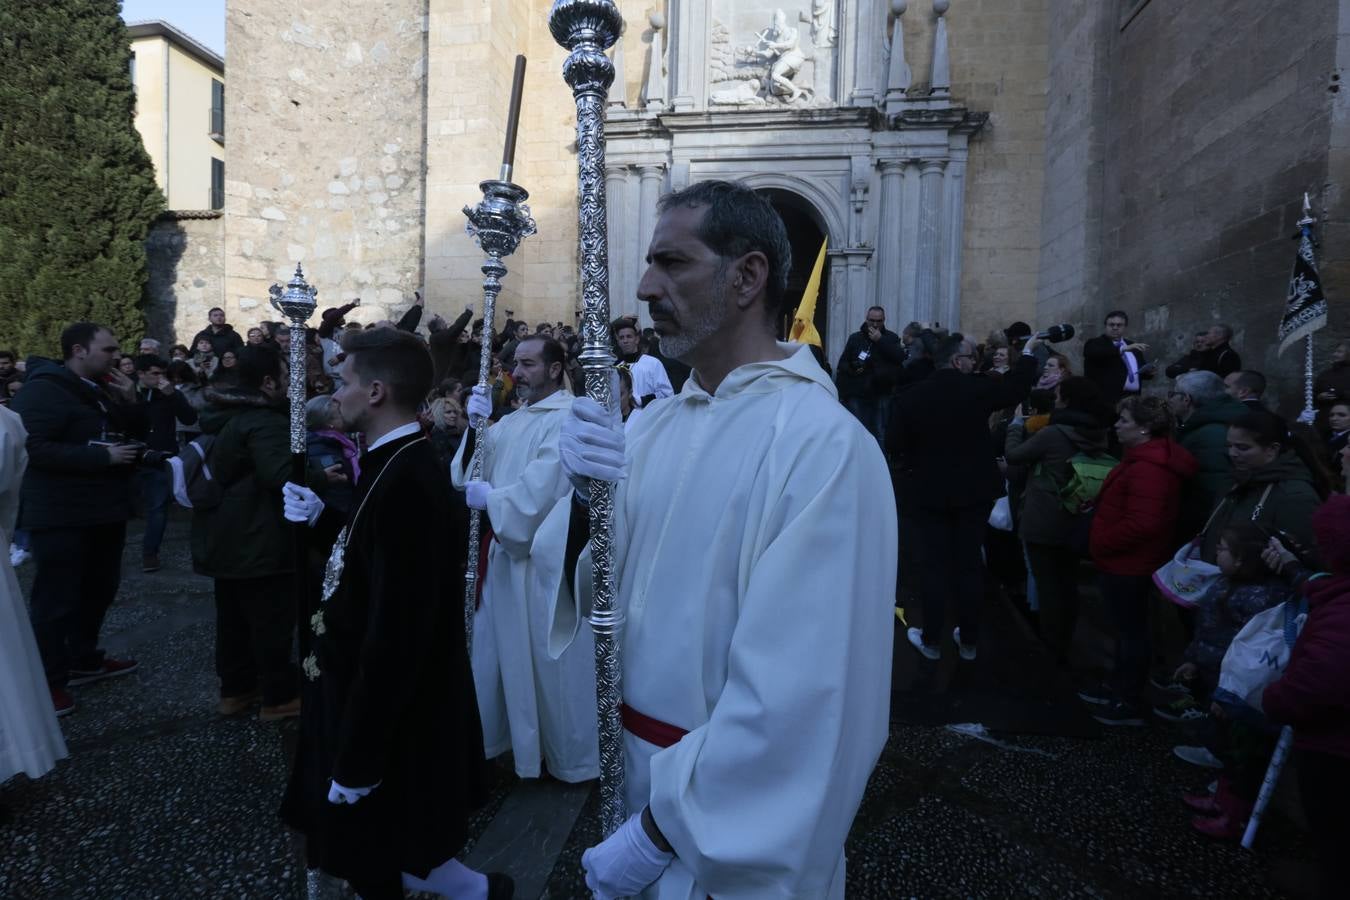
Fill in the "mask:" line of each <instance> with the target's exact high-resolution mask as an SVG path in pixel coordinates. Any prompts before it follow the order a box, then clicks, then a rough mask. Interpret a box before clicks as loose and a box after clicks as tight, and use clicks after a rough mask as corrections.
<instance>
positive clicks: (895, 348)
mask: <svg viewBox="0 0 1350 900" xmlns="http://www.w3.org/2000/svg"><path fill="white" fill-rule="evenodd" d="M973 352H974V351H973V350H972V353H973ZM903 361H904V347H903V345H902V344H901V343H900V337H899V335H897V334H896V333H895V332H894V331H888V330H887V329H886V310H884V309H882V308H881V307H880V306H873V307H872V308H871V309H869V310H868V311H867V318H866V320H864V321H863V324H862V327H861V328H859V329H858V330H857V331H856V332H855V333H853V334H851V335H849V338H848V340H847V341H846V342H845V343H844V352H843V353H842V354H841V355H840V356H839V365H838V367H837V369H836V372H837V375H836V384H837V386H838V389H839V399H840V400H841V401H843V403H844V405H845V406H846V407H848V411H849V412H851V413H853V415H854V416H856V417H857V418H858V421H859V422H862V423H863V426H864V427H866V428H867V430H868V431H869V432H870V433H871V435H872V437H874V438H876V439H877V441H878V442H880V443H881V444H882V445H883V446H885V441H886V421H887V418H888V417H889V415H890V396H891V394H892V393H894V391H895V384H896V374H897V372H898V369H899V367H900V365H901V363H902V362H903Z"/></svg>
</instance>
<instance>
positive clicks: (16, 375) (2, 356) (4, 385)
mask: <svg viewBox="0 0 1350 900" xmlns="http://www.w3.org/2000/svg"><path fill="white" fill-rule="evenodd" d="M14 363H15V359H14V351H12V350H0V389H2V390H3V392H4V394H5V396H6V397H8V396H9V385H10V382H12V381H22V380H23V373H22V372H20V371H19V369H18V367H17V366H16V365H15V364H14Z"/></svg>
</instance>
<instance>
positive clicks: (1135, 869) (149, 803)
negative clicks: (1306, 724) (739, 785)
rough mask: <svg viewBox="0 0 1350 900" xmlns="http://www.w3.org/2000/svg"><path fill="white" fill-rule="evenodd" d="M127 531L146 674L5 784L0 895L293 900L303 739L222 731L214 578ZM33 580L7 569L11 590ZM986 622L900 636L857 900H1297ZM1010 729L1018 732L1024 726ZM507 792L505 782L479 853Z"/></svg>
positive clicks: (1261, 861)
mask: <svg viewBox="0 0 1350 900" xmlns="http://www.w3.org/2000/svg"><path fill="white" fill-rule="evenodd" d="M132 532H133V534H132V537H131V538H130V539H129V540H128V553H127V556H126V560H127V565H126V570H125V571H126V575H125V577H124V581H123V588H122V592H121V594H120V595H119V598H118V601H117V604H116V605H115V606H114V607H113V609H112V611H111V613H110V614H109V617H108V624H107V628H106V630H105V633H106V642H105V643H106V645H107V646H108V647H109V648H110V649H111V650H113V651H114V652H117V653H122V652H125V653H129V654H131V655H133V656H135V657H136V658H137V659H138V660H139V661H140V663H141V669H140V671H139V672H138V673H137V674H134V675H131V676H128V677H125V678H120V679H116V680H114V681H111V682H104V683H101V684H97V685H91V686H88V687H85V688H80V689H76V700H77V703H78V707H77V710H76V712H75V713H74V714H73V715H71V716H69V717H67V718H66V719H64V720H62V726H63V728H64V729H65V733H66V737H67V741H68V743H69V746H70V753H71V756H70V759H69V760H67V761H65V762H63V763H61V764H60V765H59V766H58V768H57V769H56V771H54V772H52V773H50V774H49V775H48V776H46V777H44V778H42V779H39V780H37V781H35V782H32V781H28V780H27V779H25V778H23V777H22V776H20V777H18V778H16V779H14V780H13V781H11V782H9V783H7V784H5V785H3V786H0V807H3V809H4V816H5V821H3V822H2V823H0V898H16V900H19V898H22V900H45V898H53V900H77V898H100V900H106V898H116V900H121V898H138V900H139V898H183V897H207V898H293V897H299V896H301V895H302V893H303V885H304V872H303V868H302V866H301V865H300V864H299V862H298V860H299V856H298V848H297V846H296V844H295V842H294V841H293V839H292V838H291V837H290V836H289V835H288V834H287V832H286V831H285V829H284V828H283V827H282V826H281V824H280V823H279V821H278V820H277V818H276V814H275V808H276V804H277V800H278V797H279V794H280V791H281V788H282V786H283V784H284V781H285V777H286V771H287V753H288V751H289V749H290V747H291V745H292V744H293V741H294V733H295V726H294V724H293V723H292V724H282V725H276V724H262V723H259V722H257V721H256V719H253V718H249V717H241V718H233V719H222V718H220V717H218V716H216V715H215V713H214V709H213V707H214V701H215V696H216V682H215V676H214V673H213V663H212V642H213V631H214V613H213V608H212V600H211V590H210V582H209V581H208V580H206V579H202V578H197V577H195V576H193V575H192V574H191V573H190V564H189V561H188V547H187V528H186V520H185V519H184V518H183V517H181V516H177V517H175V519H174V521H173V523H172V524H171V527H170V533H169V536H168V538H167V540H166V542H165V546H164V549H163V551H162V553H161V556H162V558H163V561H164V564H165V566H164V569H163V570H162V571H161V572H158V573H155V574H151V575H143V574H142V573H141V572H140V570H139V565H138V563H139V556H140V554H139V550H140V548H139V539H138V537H137V536H136V534H137V532H138V529H137V527H136V523H133V528H132ZM31 567H32V564H31V563H29V564H27V565H26V566H24V567H23V568H22V569H21V570H20V576H21V579H22V580H23V582H24V584H25V588H26V586H27V584H28V582H29V581H30V580H31V577H32V572H31ZM1009 618H1011V616H1009ZM998 624H999V625H1000V629H999V631H997V632H994V633H995V634H997V639H998V642H999V644H998V646H999V647H1004V648H1013V649H1008V650H1005V651H1003V652H997V651H996V652H991V653H986V652H985V649H984V648H983V647H982V650H981V654H982V655H981V658H980V660H978V661H976V662H975V663H974V664H963V665H965V666H966V667H967V668H965V669H962V668H959V667H958V666H957V665H956V664H955V663H954V662H951V661H947V660H944V662H943V663H942V664H941V665H940V666H939V667H937V668H936V669H935V670H933V671H925V670H921V669H916V664H915V661H914V659H913V654H912V652H911V651H909V649H908V647H907V646H906V645H905V644H904V641H903V637H902V638H901V640H900V646H898V647H897V650H896V654H897V657H896V660H897V664H896V673H895V683H896V703H895V719H894V722H893V725H892V731H891V739H890V741H889V743H888V744H887V746H886V749H885V752H884V753H883V756H882V759H881V763H880V765H879V766H878V768H877V771H876V773H875V774H874V775H873V777H872V782H871V785H870V788H869V790H868V794H867V797H866V799H865V801H864V803H863V806H862V808H861V810H860V811H859V814H858V818H857V821H856V822H855V825H854V828H853V832H852V834H851V836H850V838H849V842H848V848H847V852H848V860H849V862H848V865H849V869H848V872H849V880H848V896H849V897H850V898H877V900H882V898H895V897H911V896H912V897H1024V896H1055V897H1183V896H1193V897H1207V898H1214V897H1277V896H1297V895H1299V894H1300V893H1302V891H1301V890H1300V885H1301V884H1304V883H1306V876H1307V872H1306V868H1307V866H1306V863H1307V860H1306V851H1305V850H1304V849H1303V847H1302V840H1301V833H1300V831H1299V830H1298V828H1297V827H1296V826H1295V825H1294V824H1292V823H1291V822H1290V821H1289V820H1288V819H1286V818H1285V817H1284V816H1283V815H1281V814H1280V813H1279V812H1278V811H1277V812H1275V813H1273V814H1272V816H1271V818H1270V820H1269V823H1268V824H1267V825H1266V826H1265V827H1264V829H1263V833H1262V837H1261V839H1260V841H1259V842H1258V846H1257V850H1256V852H1254V853H1249V852H1246V851H1243V850H1241V849H1238V848H1236V847H1229V846H1225V845H1216V844H1214V843H1212V842H1209V841H1207V840H1205V839H1204V838H1201V837H1199V836H1197V835H1194V834H1193V833H1192V832H1191V831H1190V829H1189V828H1188V827H1187V824H1186V816H1185V815H1184V814H1183V808H1182V806H1181V804H1180V802H1179V801H1178V796H1179V794H1180V793H1181V791H1182V790H1184V789H1195V788H1197V787H1199V786H1200V785H1202V784H1203V783H1204V782H1205V781H1206V778H1207V774H1208V773H1206V772H1204V771H1202V770H1199V769H1194V768H1191V767H1189V766H1187V765H1186V764H1184V763H1182V762H1180V761H1179V760H1177V759H1176V758H1174V757H1173V756H1172V755H1171V754H1170V752H1169V751H1170V747H1171V746H1172V744H1174V743H1177V741H1178V738H1179V734H1178V733H1177V732H1176V731H1174V730H1172V729H1170V728H1165V727H1163V726H1161V725H1158V726H1153V727H1150V728H1147V729H1130V730H1127V731H1125V732H1123V733H1108V734H1100V733H1099V729H1095V728H1092V729H1084V728H1083V727H1082V716H1081V713H1080V712H1078V711H1076V710H1075V709H1073V708H1072V707H1071V704H1072V701H1071V700H1069V699H1065V698H1064V697H1063V696H1057V697H1055V698H1054V700H1055V703H1052V704H1050V705H1049V707H1047V705H1046V704H1045V703H1044V702H1042V701H1041V700H1040V699H1038V698H1039V697H1040V696H1041V694H1042V693H1043V690H1042V686H1040V685H1037V684H1036V683H1035V677H1033V676H1028V675H1026V674H1025V673H1027V672H1032V671H1033V670H1036V666H1035V665H1033V664H1029V663H1028V662H1027V658H1026V656H1025V654H1024V653H1022V651H1017V652H1014V650H1015V649H1016V648H1018V647H1022V648H1024V649H1025V645H1026V638H1025V636H1024V635H1019V634H1018V633H1017V629H1016V627H1015V624H1013V623H1009V622H1000V623H998ZM953 655H954V654H953ZM883 677H884V676H883ZM1028 679H1029V680H1028ZM1019 681H1020V682H1021V683H1023V684H1025V685H1027V686H1028V687H1027V689H1026V690H1027V691H1033V690H1034V691H1035V692H1036V697H1035V698H1033V697H1032V696H1031V694H1029V693H1026V692H1024V693H1023V694H1019V693H1018V690H1017V689H1016V683H1018V682H1019ZM1010 684H1011V686H1010ZM1061 693H1063V692H1061ZM944 694H945V695H947V696H946V699H945V700H944V699H943V697H942V695H944ZM1019 703H1025V704H1027V712H1026V713H1025V715H1022V714H1020V713H1017V710H1018V709H1020V707H1019V706H1018V704H1019ZM1056 704H1059V706H1056ZM939 707H940V708H942V709H946V710H957V711H959V713H960V714H961V715H960V716H958V717H957V720H958V721H985V722H986V723H987V724H990V725H991V727H993V726H994V725H997V726H998V727H999V728H1000V730H999V731H996V732H994V733H993V734H992V737H993V738H994V740H996V741H997V743H991V742H989V741H986V740H981V739H978V738H974V737H970V736H967V735H965V734H962V733H958V732H955V731H952V730H950V729H948V728H947V727H944V724H943V723H942V721H940V719H938V718H934V715H933V710H934V709H937V708H939ZM1033 707H1035V708H1034V709H1033ZM1055 709H1060V712H1055V711H1054V710H1055ZM1010 710H1011V711H1013V713H1012V714H1011V716H1012V717H1011V719H1009V715H1010V713H1009V711H1010ZM967 715H969V718H967V717H966V716H967ZM1000 716H1002V717H1003V719H1005V720H1007V721H1002V720H1000ZM1019 716H1021V720H1023V721H1027V722H1031V723H1032V727H1029V728H1027V729H1025V730H1019V729H1018V728H1016V725H1017V721H1015V720H1018V718H1019ZM1089 721H1090V720H1089ZM1089 735H1090V736H1089ZM514 787H515V783H514V780H513V778H512V777H511V776H509V775H505V774H503V775H502V776H501V784H500V785H499V787H498V790H497V791H496V792H495V794H494V799H493V801H492V803H490V804H489V805H488V807H486V808H485V809H484V810H483V811H481V812H480V813H479V815H478V816H477V817H476V819H475V822H474V826H473V830H472V833H473V835H474V838H475V840H476V839H477V837H478V836H479V835H480V834H482V833H483V832H484V829H485V828H486V827H487V825H488V823H489V822H490V821H491V819H492V817H493V816H494V814H496V813H497V811H498V809H499V808H500V807H501V805H502V803H503V801H504V799H506V798H507V797H508V796H509V795H510V794H511V792H512V790H513V789H514ZM503 815H505V813H503ZM500 830H501V829H498V831H499V832H500ZM597 831H598V826H597V824H596V795H595V792H592V795H591V797H590V798H589V799H588V800H587V801H586V803H585V805H584V806H583V808H582V811H581V814H580V816H579V817H577V819H576V821H575V823H574V825H573V826H572V827H571V829H570V833H569V834H568V835H567V837H566V839H565V840H562V838H561V834H559V835H558V838H559V840H558V841H557V842H555V844H554V847H555V849H556V845H557V844H561V845H562V851H561V853H559V854H557V856H556V858H554V857H553V856H552V854H550V856H549V858H548V859H547V860H544V861H543V862H544V865H543V869H542V872H547V873H548V874H547V876H544V875H543V874H541V875H540V879H539V881H540V883H542V884H544V887H543V889H542V893H541V894H539V896H542V897H548V898H575V897H584V896H585V891H584V885H583V882H582V881H581V878H580V874H579V860H580V855H581V851H582V850H583V849H584V848H585V847H586V846H588V845H589V844H591V843H593V842H594V841H595V839H596V836H597ZM473 849H474V848H473V847H470V848H468V851H467V852H471V851H472V850H473ZM484 849H486V848H481V847H480V848H478V850H479V851H480V852H481V851H483V850H484ZM520 864H521V866H522V867H525V866H538V865H540V860H538V859H535V860H521V863H520ZM530 900H533V898H530Z"/></svg>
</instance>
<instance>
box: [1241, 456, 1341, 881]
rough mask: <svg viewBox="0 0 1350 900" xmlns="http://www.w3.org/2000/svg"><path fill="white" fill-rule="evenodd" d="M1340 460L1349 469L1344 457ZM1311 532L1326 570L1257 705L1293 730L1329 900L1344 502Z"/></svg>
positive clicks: (1334, 876) (1335, 501)
mask: <svg viewBox="0 0 1350 900" xmlns="http://www.w3.org/2000/svg"><path fill="white" fill-rule="evenodd" d="M1343 459H1344V460H1345V461H1346V462H1345V465H1346V468H1347V469H1350V451H1343ZM1347 474H1350V472H1347ZM1312 527H1313V532H1314V534H1315V535H1316V539H1317V548H1318V550H1319V551H1320V553H1321V556H1322V559H1323V560H1324V561H1325V563H1326V566H1327V568H1328V570H1329V572H1328V574H1327V575H1326V576H1325V577H1321V578H1316V579H1312V580H1310V581H1308V582H1306V583H1305V585H1304V588H1303V590H1304V593H1306V594H1307V596H1308V620H1307V622H1306V623H1305V624H1304V626H1303V632H1302V633H1301V634H1300V635H1299V637H1298V640H1297V642H1295V644H1294V649H1293V651H1292V652H1291V653H1290V656H1289V665H1288V666H1287V667H1286V668H1285V670H1284V674H1283V675H1282V676H1281V677H1280V679H1279V680H1278V681H1276V682H1275V683H1274V684H1272V685H1270V686H1269V687H1267V688H1266V690H1265V692H1264V694H1263V695H1262V698H1261V699H1262V703H1261V705H1262V708H1263V709H1264V710H1265V712H1266V715H1267V716H1269V717H1270V719H1271V721H1272V722H1276V723H1278V724H1282V725H1291V726H1293V729H1294V752H1295V754H1296V756H1297V762H1298V767H1297V768H1298V785H1299V794H1300V795H1301V797H1302V800H1303V812H1304V814H1305V815H1306V817H1307V819H1308V826H1309V835H1310V837H1311V838H1312V841H1313V844H1314V846H1315V847H1316V848H1317V853H1318V863H1319V870H1320V873H1319V874H1320V882H1321V884H1320V885H1319V892H1318V894H1317V896H1319V897H1323V898H1331V897H1339V896H1341V895H1342V894H1343V893H1344V891H1345V872H1344V869H1345V863H1344V859H1345V848H1346V846H1347V845H1350V816H1346V814H1345V811H1346V809H1347V808H1348V807H1350V497H1345V496H1337V497H1333V498H1331V499H1329V500H1328V501H1327V502H1326V503H1325V504H1323V506H1322V507H1321V508H1320V509H1318V510H1317V512H1316V513H1314V514H1313V519H1312ZM1277 559H1278V554H1277Z"/></svg>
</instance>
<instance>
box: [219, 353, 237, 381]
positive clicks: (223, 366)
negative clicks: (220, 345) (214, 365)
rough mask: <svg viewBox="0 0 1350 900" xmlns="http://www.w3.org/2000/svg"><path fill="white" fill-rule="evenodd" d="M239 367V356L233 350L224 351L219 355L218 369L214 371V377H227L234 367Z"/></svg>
mask: <svg viewBox="0 0 1350 900" xmlns="http://www.w3.org/2000/svg"><path fill="white" fill-rule="evenodd" d="M237 365H239V355H238V354H237V353H235V352H234V351H233V350H226V351H225V352H224V353H222V354H220V367H219V368H218V369H217V370H216V376H217V377H222V376H228V375H230V374H231V371H232V370H233V369H234V367H235V366H237Z"/></svg>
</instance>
